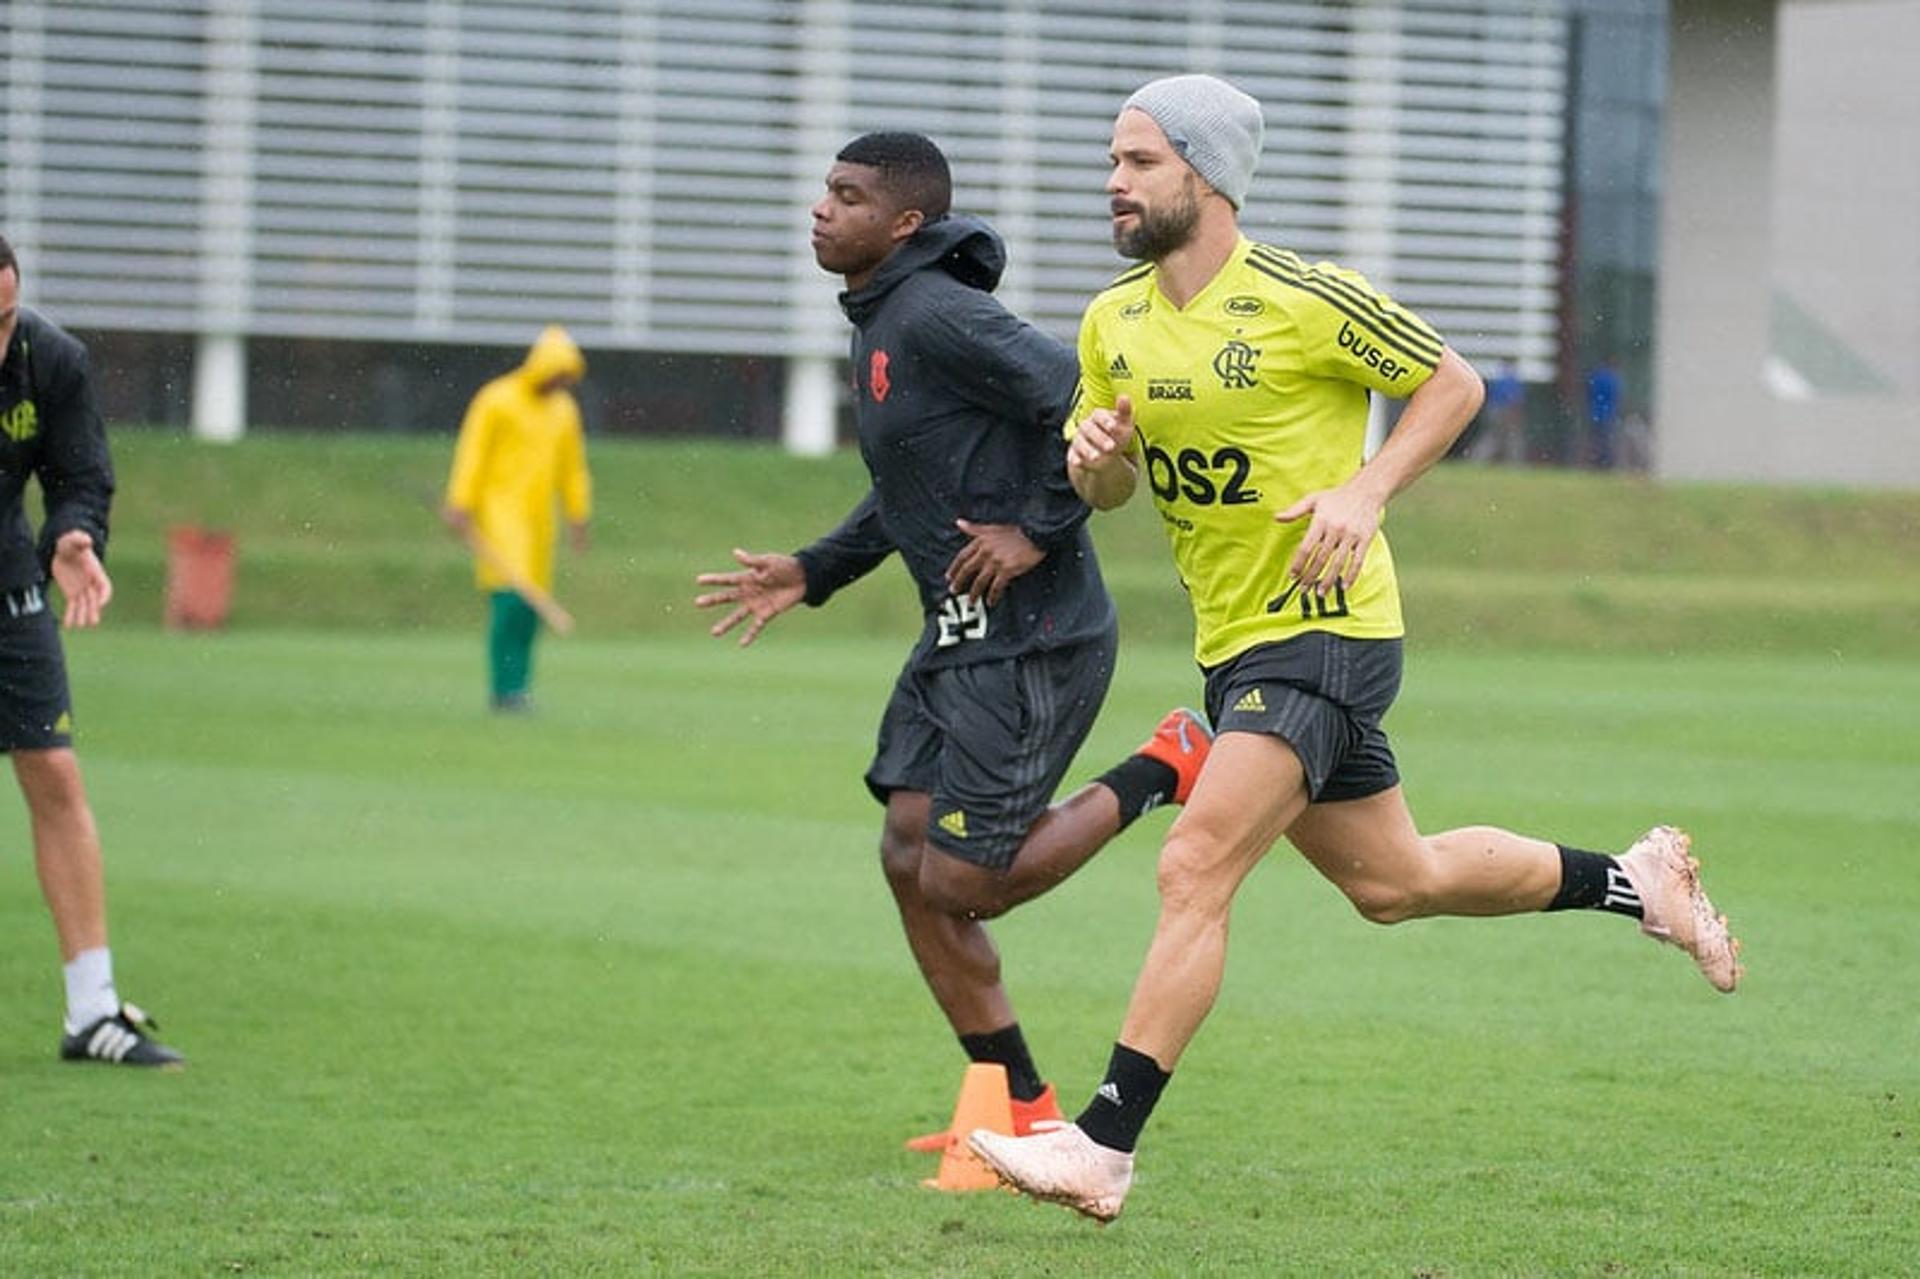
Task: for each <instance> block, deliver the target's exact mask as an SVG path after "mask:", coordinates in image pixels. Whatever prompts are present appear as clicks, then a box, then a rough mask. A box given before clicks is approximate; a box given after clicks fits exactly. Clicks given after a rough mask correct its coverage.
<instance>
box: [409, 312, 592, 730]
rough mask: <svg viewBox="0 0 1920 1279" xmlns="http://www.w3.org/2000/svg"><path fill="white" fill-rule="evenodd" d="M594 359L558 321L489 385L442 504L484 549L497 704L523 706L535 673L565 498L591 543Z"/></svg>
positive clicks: (581, 545) (481, 562)
mask: <svg viewBox="0 0 1920 1279" xmlns="http://www.w3.org/2000/svg"><path fill="white" fill-rule="evenodd" d="M586 370H587V362H586V360H585V359H584V358H583V357H582V356H581V354H580V348H579V347H577V346H575V345H574V342H573V339H572V338H571V337H569V336H568V335H567V331H566V330H565V329H562V328H560V327H558V326H553V327H549V328H548V329H546V330H545V331H544V332H542V333H541V334H540V336H539V337H538V338H537V339H536V340H535V341H534V344H533V348H532V349H531V350H530V351H528V352H527V358H526V361H525V362H524V363H522V364H521V365H520V367H519V368H517V369H515V370H514V371H513V372H511V373H507V374H505V375H503V376H501V377H497V378H495V379H493V380H492V381H491V382H488V383H487V384H486V385H485V386H483V387H481V388H480V392H479V394H477V395H475V396H474V397H473V402H472V404H470V405H469V406H468V407H467V415H466V418H465V420H464V421H462V422H461V424H460V439H459V443H458V444H456V445H455V447H454V451H453V473H452V475H451V476H449V477H448V480H447V493H446V501H445V506H444V509H443V511H442V514H443V516H444V518H445V519H446V522H447V525H448V527H449V528H451V529H453V531H454V532H455V533H458V534H459V535H460V536H461V537H463V538H465V539H466V541H467V543H468V544H469V545H470V546H471V547H472V548H473V550H474V580H475V582H476V584H477V585H478V586H479V588H480V589H481V590H482V591H484V592H486V593H487V596H488V627H487V666H488V671H489V674H490V678H491V689H492V696H493V708H494V709H495V710H497V711H523V710H526V709H527V707H528V701H527V690H528V687H529V685H530V683H531V681H532V677H533V641H534V636H535V635H536V634H538V633H539V629H540V615H539V614H538V613H537V612H535V604H536V602H538V603H542V604H547V605H549V606H550V602H551V594H550V593H551V591H552V590H553V544H554V539H555V536H556V534H557V532H558V527H557V525H558V521H557V520H556V518H555V509H554V508H555V505H556V501H557V503H558V505H559V506H561V507H562V508H564V510H565V512H566V518H567V524H568V526H569V529H570V531H571V533H572V540H573V545H574V549H575V550H577V551H584V550H585V549H586V547H587V519H588V517H589V516H590V515H591V513H592V505H593V482H592V479H591V478H590V477H589V475H588V474H587V455H586V443H585V437H584V435H583V434H582V432H581V429H580V406H579V404H578V403H577V402H576V401H575V400H574V397H573V391H572V388H573V387H574V385H575V384H577V383H578V382H579V381H580V378H581V376H582V375H583V374H585V373H586Z"/></svg>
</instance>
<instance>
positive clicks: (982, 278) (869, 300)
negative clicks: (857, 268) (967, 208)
mask: <svg viewBox="0 0 1920 1279" xmlns="http://www.w3.org/2000/svg"><path fill="white" fill-rule="evenodd" d="M1006 269H1007V246H1006V244H1005V242H1004V241H1002V240H1001V239H1000V233H999V232H997V231H995V230H994V229H993V228H992V227H990V226H988V225H987V224H986V223H985V222H982V221H981V220H980V219H979V218H976V217H972V216H970V215H969V214H965V213H955V214H950V215H948V216H947V217H944V218H941V219H940V220H939V221H938V222H935V223H932V224H931V225H929V226H923V227H921V228H920V229H919V230H918V231H916V232H914V233H913V235H912V236H911V237H910V238H909V239H908V240H907V241H906V242H905V243H904V244H902V245H901V246H900V247H899V248H897V249H895V250H894V251H893V254H892V256H890V257H889V258H887V260H886V261H884V262H882V263H881V264H880V266H879V268H878V269H876V270H875V271H874V273H873V278H872V279H871V280H868V281H867V283H866V285H865V287H863V288H860V289H851V290H848V291H847V292H844V293H842V294H841V295H840V309H841V310H843V311H845V312H846V313H847V318H848V319H849V320H852V321H853V322H854V323H855V324H858V323H860V322H861V321H862V320H864V319H866V318H867V317H868V316H869V315H872V314H873V312H874V310H875V309H876V308H877V307H878V306H879V305H880V302H881V299H883V298H885V297H886V296H887V294H889V293H891V292H892V291H893V290H894V288H895V287H896V286H897V285H898V284H899V283H900V281H902V280H904V279H906V278H907V277H908V276H910V275H912V274H914V272H916V271H931V270H940V271H945V272H946V273H947V274H948V275H950V276H952V277H953V278H954V279H956V280H958V281H960V283H962V284H964V285H966V286H967V287H968V288H973V289H979V290H980V291H981V292H983V293H991V292H993V291H994V290H995V289H997V288H999V287H1000V274H1001V272H1003V271H1005V270H1006Z"/></svg>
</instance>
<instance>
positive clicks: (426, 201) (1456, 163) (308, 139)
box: [0, 0, 1567, 378]
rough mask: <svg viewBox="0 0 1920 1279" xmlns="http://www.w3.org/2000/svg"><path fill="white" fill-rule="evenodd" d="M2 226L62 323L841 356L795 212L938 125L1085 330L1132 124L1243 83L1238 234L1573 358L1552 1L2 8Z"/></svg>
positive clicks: (1025, 294)
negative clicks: (1132, 95) (1117, 144)
mask: <svg viewBox="0 0 1920 1279" xmlns="http://www.w3.org/2000/svg"><path fill="white" fill-rule="evenodd" d="M4 9H5V15H6V31H7V56H6V58H5V59H4V69H3V70H0V75H4V78H5V80H4V94H0V102H3V103H4V109H5V112H6V141H5V145H4V147H3V148H0V160H3V161H4V165H5V169H4V181H0V227H4V229H5V231H6V232H7V234H8V235H9V236H10V237H12V238H13V239H14V240H15V242H16V243H17V244H18V245H19V247H20V249H21V251H22V253H23V256H24V257H25V258H26V260H27V263H28V268H29V272H30V275H31V278H32V282H33V283H32V288H31V295H32V297H33V299H34V300H35V302H36V303H38V304H40V305H43V306H45V307H46V308H48V309H49V310H50V311H51V312H53V313H54V314H56V315H58V316H59V317H60V318H61V319H62V320H63V321H65V322H67V323H70V324H73V325H78V326H83V327H94V328H107V329H135V330H169V331H180V332H190V333H197V334H202V335H205V334H209V333H214V334H222V333H224V334H230V335H234V336H237V337H245V336H249V335H304V336H322V337H324V336H337V337H351V338H358V339H367V338H372V339H392V340H410V341H411V340H422V339H429V340H449V341H471V342H506V343H518V342H520V341H523V340H524V339H525V336H526V334H527V332H528V331H529V327H530V325H532V324H535V323H544V322H548V321H557V322H561V323H565V324H567V325H569V326H570V327H571V328H573V329H574V330H575V332H576V333H577V334H578V335H579V337H580V338H581V340H582V341H583V342H586V343H589V344H593V345H601V346H615V347H626V348H647V349H656V350H666V351H672V350H692V351H711V352H740V353H758V354H776V355H780V354H784V355H810V356H817V357H824V356H831V355H834V354H837V353H838V352H839V351H840V350H842V349H843V344H844V327H843V325H842V322H841V320H840V318H839V316H838V313H837V311H836V310H835V308H834V306H833V300H832V295H833V287H832V282H831V281H829V280H827V279H825V278H823V277H822V276H821V275H820V273H819V272H818V270H817V269H816V268H815V267H814V265H813V263H812V261H811V256H810V254H809V253H808V250H807V244H806V225H807V217H806V209H807V206H808V205H809V204H810V203H811V202H812V200H813V199H814V197H815V193H816V192H817V191H818V189H819V184H820V179H821V177H822V176H823V175H824V173H825V170H826V167H827V165H828V163H829V162H830V160H831V156H832V153H833V151H834V150H836V149H837V148H838V147H839V145H840V144H841V143H843V142H844V141H845V140H846V139H847V138H849V137H851V136H853V135H854V134H856V133H859V132H862V131H864V130H867V129H873V128H911V129H920V130H922V131H925V132H927V133H929V134H931V135H932V136H934V137H935V138H936V139H937V140H939V141H940V142H941V143H942V144H943V146H945V147H946V148H947V150H948V152H949V154H950V156H951V157H952V159H953V161H954V166H955V173H956V178H957V180H958V185H959V193H958V194H959V203H960V205H961V206H962V207H964V208H967V209H969V210H972V211H976V212H979V213H982V214H984V215H986V216H987V217H989V218H990V219H992V220H994V221H995V222H996V223H997V224H998V225H999V226H1000V228H1001V230H1002V232H1003V233H1004V234H1006V235H1007V237H1008V239H1009V242H1010V247H1011V251H1012V269H1011V271H1010V273H1009V278H1008V280H1007V284H1006V295H1007V297H1008V300H1009V301H1010V302H1011V303H1012V304H1013V305H1014V306H1015V307H1016V308H1017V309H1019V310H1021V311H1022V312H1024V313H1026V314H1029V315H1030V316H1032V317H1033V318H1034V319H1035V320H1036V321H1037V322H1039V323H1041V324H1042V325H1044V326H1046V327H1048V328H1051V329H1053V330H1054V331H1056V332H1059V333H1061V334H1062V335H1071V333H1072V331H1073V329H1074V326H1075V324H1076V323H1077V320H1078V316H1079V312H1080V309H1081V307H1082V305H1083V304H1084V303H1085V301H1086V298H1087V297H1088V295H1089V294H1091V293H1092V292H1093V291H1095V290H1096V289H1097V288H1099V287H1100V286H1101V284H1102V283H1103V282H1104V281H1105V280H1106V279H1107V278H1108V277H1109V276H1110V275H1111V274H1113V273H1114V272H1115V271H1117V270H1118V269H1119V267H1120V265H1121V264H1120V263H1119V262H1118V261H1117V260H1116V259H1115V258H1114V256H1113V255H1112V253H1111V251H1110V249H1109V248H1108V246H1107V243H1106V230H1105V225H1104V217H1103V197H1102V195H1101V183H1102V181H1103V180H1104V175H1105V152H1106V142H1107V136H1108V130H1109V128H1110V125H1111V122H1112V117H1113V114H1114V112H1115V110H1116V109H1117V107H1118V105H1119V103H1120V101H1121V100H1122V98H1123V97H1124V95H1125V94H1126V93H1127V92H1128V91H1130V90H1131V89H1132V88H1133V87H1135V86H1136V85H1137V84H1138V83H1140V82H1141V81H1143V80H1145V79H1147V78H1149V77H1151V76H1153V75H1158V74H1165V73H1171V72H1176V71H1184V70H1207V71H1213V72H1217V73H1219V74H1222V75H1225V76H1227V77H1229V78H1230V79H1233V80H1235V81H1236V82H1237V83H1239V84H1241V85H1242V86H1243V87H1245V88H1246V89H1248V90H1249V91H1250V92H1252V93H1254V94H1255V95H1256V96H1258V97H1260V98H1261V99H1262V101H1263V102H1264V104H1265V106H1266V111H1267V117H1268V122H1269V134H1268V143H1267V149H1266V154H1265V156H1264V158H1263V160H1262V163H1261V166H1260V171H1259V173H1258V175H1257V177H1256V178H1255V181H1254V185H1253V190H1252V193H1251V196H1250V199H1249V203H1248V207H1247V211H1246V216H1245V218H1244V223H1245V225H1246V228H1247V230H1248V232H1249V233H1250V234H1252V235H1255V236H1256V237H1258V238H1263V239H1267V240H1270V241H1273V242H1276V243H1280V244H1283V245H1286V246H1288V247H1291V248H1294V249H1296V250H1298V251H1299V252H1301V253H1302V254H1303V255H1305V256H1307V257H1309V258H1314V257H1335V258H1339V259H1341V260H1343V261H1347V262H1348V263H1349V264H1350V265H1353V266H1356V267H1359V268H1361V269H1363V270H1366V271H1368V272H1369V273H1371V274H1373V275H1375V276H1376V277H1377V279H1378V282H1380V283H1381V284H1383V285H1384V286H1386V287H1388V288H1390V289H1392V290H1394V291H1395V292H1396V293H1397V294H1398V295H1399V296H1401V297H1403V298H1404V300H1406V301H1407V302H1408V303H1409V304H1410V305H1413V306H1416V307H1418V308H1420V309H1421V310H1423V311H1424V312H1425V313H1426V314H1427V316H1428V317H1429V318H1430V319H1431V320H1432V321H1433V322H1434V323H1435V325H1436V326H1437V327H1438V328H1440V329H1441V331H1442V332H1444V333H1446V334H1447V335H1448V337H1449V338H1451V339H1452V340H1453V341H1454V343H1455V344H1456V345H1457V346H1459V347H1461V348H1462V349H1463V350H1464V351H1466V352H1467V353H1468V354H1470V355H1474V356H1478V357H1482V358H1487V359H1493V358H1513V359H1517V360H1518V361H1519V362H1520V365H1521V367H1522V370H1523V372H1525V373H1526V374H1527V375H1528V376H1530V377H1536V378H1539V377H1547V376H1550V375H1551V373H1552V371H1553V370H1552V363H1553V360H1554V358H1555V337H1554V335H1555V330H1556V314H1555V313H1556V308H1557V306H1558V293H1557V290H1558V267H1557V263H1558V259H1559V253H1560V246H1559V235H1560V212H1561V178H1562V174H1561V165H1562V156H1561V138H1562V134H1563V129H1564V125H1563V117H1564V113H1565V102H1564V96H1565V87H1566V56H1567V49H1566V18H1565V15H1564V13H1563V11H1562V6H1561V4H1560V3H1558V2H1557V0H1426V2H1416V0H1407V2H1406V3H1388V2H1387V0H1357V2H1354V3H1282V2H1279V0H1272V2H1263V0H1197V2H1195V3H1190V4H1186V5H1183V6H1169V5H1165V4H1161V3H1139V2H1133V0H1046V2H1044V3H1043V2H1041V0H1001V2H1000V3H981V2H973V3H964V4H962V3H939V2H936V0H884V2H883V0H656V2H653V3H644V2H640V0H634V2H633V3H617V2H615V0H573V2H571V3H566V4H555V5H526V4H524V3H522V2H521V0H58V2H57V3H53V2H39V0H11V2H9V3H7V4H5V6H4Z"/></svg>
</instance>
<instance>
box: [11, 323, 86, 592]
mask: <svg viewBox="0 0 1920 1279" xmlns="http://www.w3.org/2000/svg"><path fill="white" fill-rule="evenodd" d="M35 474H37V475H38V476H39V477H40V491H41V493H42V494H43V495H44V496H45V498H46V514H47V517H46V519H45V520H44V521H43V522H42V523H41V526H40V536H39V539H38V541H37V543H36V540H35V538H34V535H33V528H32V525H31V524H30V523H29V522H28V520H27V512H26V503H25V502H24V501H22V493H23V492H24V491H25V489H26V484H27V477H28V476H30V475H35ZM112 500H113V463H112V461H111V460H110V459H109V458H108V455H107V433H106V429H105V428H104V427H103V426H101V424H100V413H99V410H98V409H96V408H95V407H94V404H93V388H92V386H91V384H90V383H89V381H88V377H87V348H86V347H84V346H82V345H81V344H80V341H79V339H77V338H75V337H73V336H71V335H70V334H68V333H67V332H66V331H65V330H64V329H62V328H60V326H59V325H57V324H55V323H53V321H51V320H49V319H47V318H46V317H44V316H42V315H39V314H37V313H35V312H33V311H29V310H27V308H25V307H21V308H20V321H19V323H18V324H17V325H16V326H15V327H14V330H13V339H12V341H10V342H8V344H7V350H6V362H5V364H3V365H0V590H5V591H12V590H18V589H19V588H21V587H23V586H32V585H35V584H37V583H39V582H42V581H44V580H46V577H47V573H48V571H49V566H50V565H51V563H52V561H53V544H54V543H55V542H56V541H58V540H59V538H60V535H61V534H63V533H66V532H68V531H70V530H72V529H85V530H86V531H87V532H88V533H90V534H92V535H93V550H94V553H95V554H96V555H98V556H99V557H100V558H101V559H103V560H104V559H105V558H106V557H107V508H108V505H109V503H111V501H112Z"/></svg>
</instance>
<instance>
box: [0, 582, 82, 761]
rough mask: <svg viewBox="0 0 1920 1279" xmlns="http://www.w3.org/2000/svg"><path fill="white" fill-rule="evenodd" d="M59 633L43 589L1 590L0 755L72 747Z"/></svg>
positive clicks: (65, 669) (65, 676) (69, 702)
mask: <svg viewBox="0 0 1920 1279" xmlns="http://www.w3.org/2000/svg"><path fill="white" fill-rule="evenodd" d="M72 712H73V706H72V699H71V698H70V696H69V695H68V692H67V661H66V657H65V655H64V654H63V653H62V652H61V649H60V629H59V626H58V624H57V623H56V622H55V621H54V617H53V610H52V609H51V608H50V607H49V606H48V604H47V599H46V594H45V591H44V589H43V588H41V587H38V586H24V587H17V588H15V589H14V590H11V591H5V592H0V751H14V750H52V749H55V748H58V747H64V746H71V745H73V713H72Z"/></svg>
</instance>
